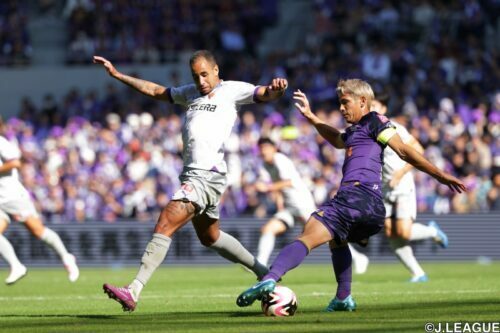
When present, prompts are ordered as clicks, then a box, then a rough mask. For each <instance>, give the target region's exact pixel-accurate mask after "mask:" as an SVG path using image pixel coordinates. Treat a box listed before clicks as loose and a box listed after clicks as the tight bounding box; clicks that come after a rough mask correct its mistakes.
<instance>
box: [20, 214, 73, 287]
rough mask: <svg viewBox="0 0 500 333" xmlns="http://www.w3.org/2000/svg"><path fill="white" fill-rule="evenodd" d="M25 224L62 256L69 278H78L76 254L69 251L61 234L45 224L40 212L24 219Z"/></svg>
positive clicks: (71, 279)
mask: <svg viewBox="0 0 500 333" xmlns="http://www.w3.org/2000/svg"><path fill="white" fill-rule="evenodd" d="M24 226H25V227H26V228H27V229H28V230H29V231H30V232H31V233H32V234H33V236H35V237H36V238H38V239H40V240H41V241H42V242H44V243H45V244H47V245H48V246H50V247H51V248H52V249H54V251H56V253H57V254H58V255H59V257H60V258H61V261H62V262H63V264H64V267H65V268H66V270H67V271H68V279H69V280H70V281H71V282H75V281H76V280H78V277H79V276H80V270H79V269H78V266H77V265H76V259H75V256H74V255H72V254H71V253H69V252H68V250H67V249H66V246H64V243H63V242H62V240H61V238H60V237H59V235H58V234H57V233H56V232H55V231H54V230H52V229H50V228H49V227H47V226H45V225H44V224H43V222H42V220H41V218H40V217H39V216H38V214H36V213H35V214H31V215H30V216H28V217H27V218H26V219H25V221H24Z"/></svg>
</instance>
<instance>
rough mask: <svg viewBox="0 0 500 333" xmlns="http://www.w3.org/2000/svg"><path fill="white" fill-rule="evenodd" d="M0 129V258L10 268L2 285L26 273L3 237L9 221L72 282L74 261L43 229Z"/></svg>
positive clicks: (14, 155)
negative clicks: (48, 252) (53, 255)
mask: <svg viewBox="0 0 500 333" xmlns="http://www.w3.org/2000/svg"><path fill="white" fill-rule="evenodd" d="M2 128H3V124H2V121H1V120H0V255H1V256H2V257H3V258H4V259H5V261H7V263H8V264H9V266H10V274H9V276H8V277H7V279H5V283H6V284H8V285H10V284H13V283H16V282H17V281H19V279H21V278H23V277H24V276H25V275H26V273H27V269H26V266H24V265H23V264H22V263H21V262H20V261H19V259H18V258H17V255H16V253H15V251H14V248H13V247H12V244H11V243H10V242H9V241H8V240H7V238H5V237H4V236H3V233H4V232H5V230H6V229H7V227H8V225H9V223H10V220H11V218H12V219H14V220H16V221H19V222H23V223H24V226H25V227H26V228H27V229H28V230H29V231H30V232H31V233H32V234H33V236H35V237H36V238H38V239H40V240H42V241H43V242H44V243H45V244H47V245H49V246H50V247H52V248H53V249H54V250H55V251H56V252H57V254H58V255H59V257H60V258H61V260H62V262H63V264H64V266H65V267H66V270H67V271H68V278H69V280H70V281H71V282H75V281H76V280H77V279H78V277H79V275H80V271H79V269H78V266H77V265H76V259H75V257H74V256H73V255H72V254H71V253H69V252H68V250H67V249H66V247H65V246H64V244H63V242H62V241H61V238H60V237H59V235H58V234H57V233H55V232H54V231H53V230H51V229H50V228H47V227H46V226H44V225H43V223H42V220H41V219H40V216H39V215H38V213H37V211H36V209H35V206H34V205H33V202H32V200H31V197H30V194H29V193H28V191H27V190H26V188H25V187H24V186H23V185H22V184H21V182H20V181H19V175H18V169H19V168H20V167H21V152H20V151H19V149H18V148H17V146H15V145H14V144H12V143H11V142H9V141H8V140H7V139H6V138H5V137H3V136H2V133H3V131H2Z"/></svg>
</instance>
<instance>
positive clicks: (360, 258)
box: [352, 254, 370, 274]
mask: <svg viewBox="0 0 500 333" xmlns="http://www.w3.org/2000/svg"><path fill="white" fill-rule="evenodd" d="M369 263H370V259H368V257H367V256H365V255H364V254H359V255H357V256H356V260H353V261H352V265H353V268H354V273H356V274H365V273H366V270H367V269H368V264H369Z"/></svg>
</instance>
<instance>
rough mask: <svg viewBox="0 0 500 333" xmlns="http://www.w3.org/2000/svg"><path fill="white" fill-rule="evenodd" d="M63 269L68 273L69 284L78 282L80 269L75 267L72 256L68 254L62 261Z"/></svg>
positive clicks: (74, 259) (74, 260)
mask: <svg viewBox="0 0 500 333" xmlns="http://www.w3.org/2000/svg"><path fill="white" fill-rule="evenodd" d="M63 263H64V268H66V270H67V271H68V279H69V280H70V281H71V282H75V281H76V280H78V277H79V276H80V269H78V266H77V265H76V258H75V256H74V255H72V254H68V255H67V256H66V257H65V258H64V260H63Z"/></svg>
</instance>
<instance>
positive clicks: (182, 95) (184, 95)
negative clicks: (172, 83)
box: [167, 84, 194, 105]
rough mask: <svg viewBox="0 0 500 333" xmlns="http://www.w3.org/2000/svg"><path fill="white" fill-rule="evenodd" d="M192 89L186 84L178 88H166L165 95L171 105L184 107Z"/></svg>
mask: <svg viewBox="0 0 500 333" xmlns="http://www.w3.org/2000/svg"><path fill="white" fill-rule="evenodd" d="M193 87H194V85H193V84H188V85H184V86H180V87H170V88H168V90H167V94H168V96H169V98H170V102H172V103H173V104H180V105H186V104H187V101H188V94H189V92H190V91H192V90H193Z"/></svg>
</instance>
